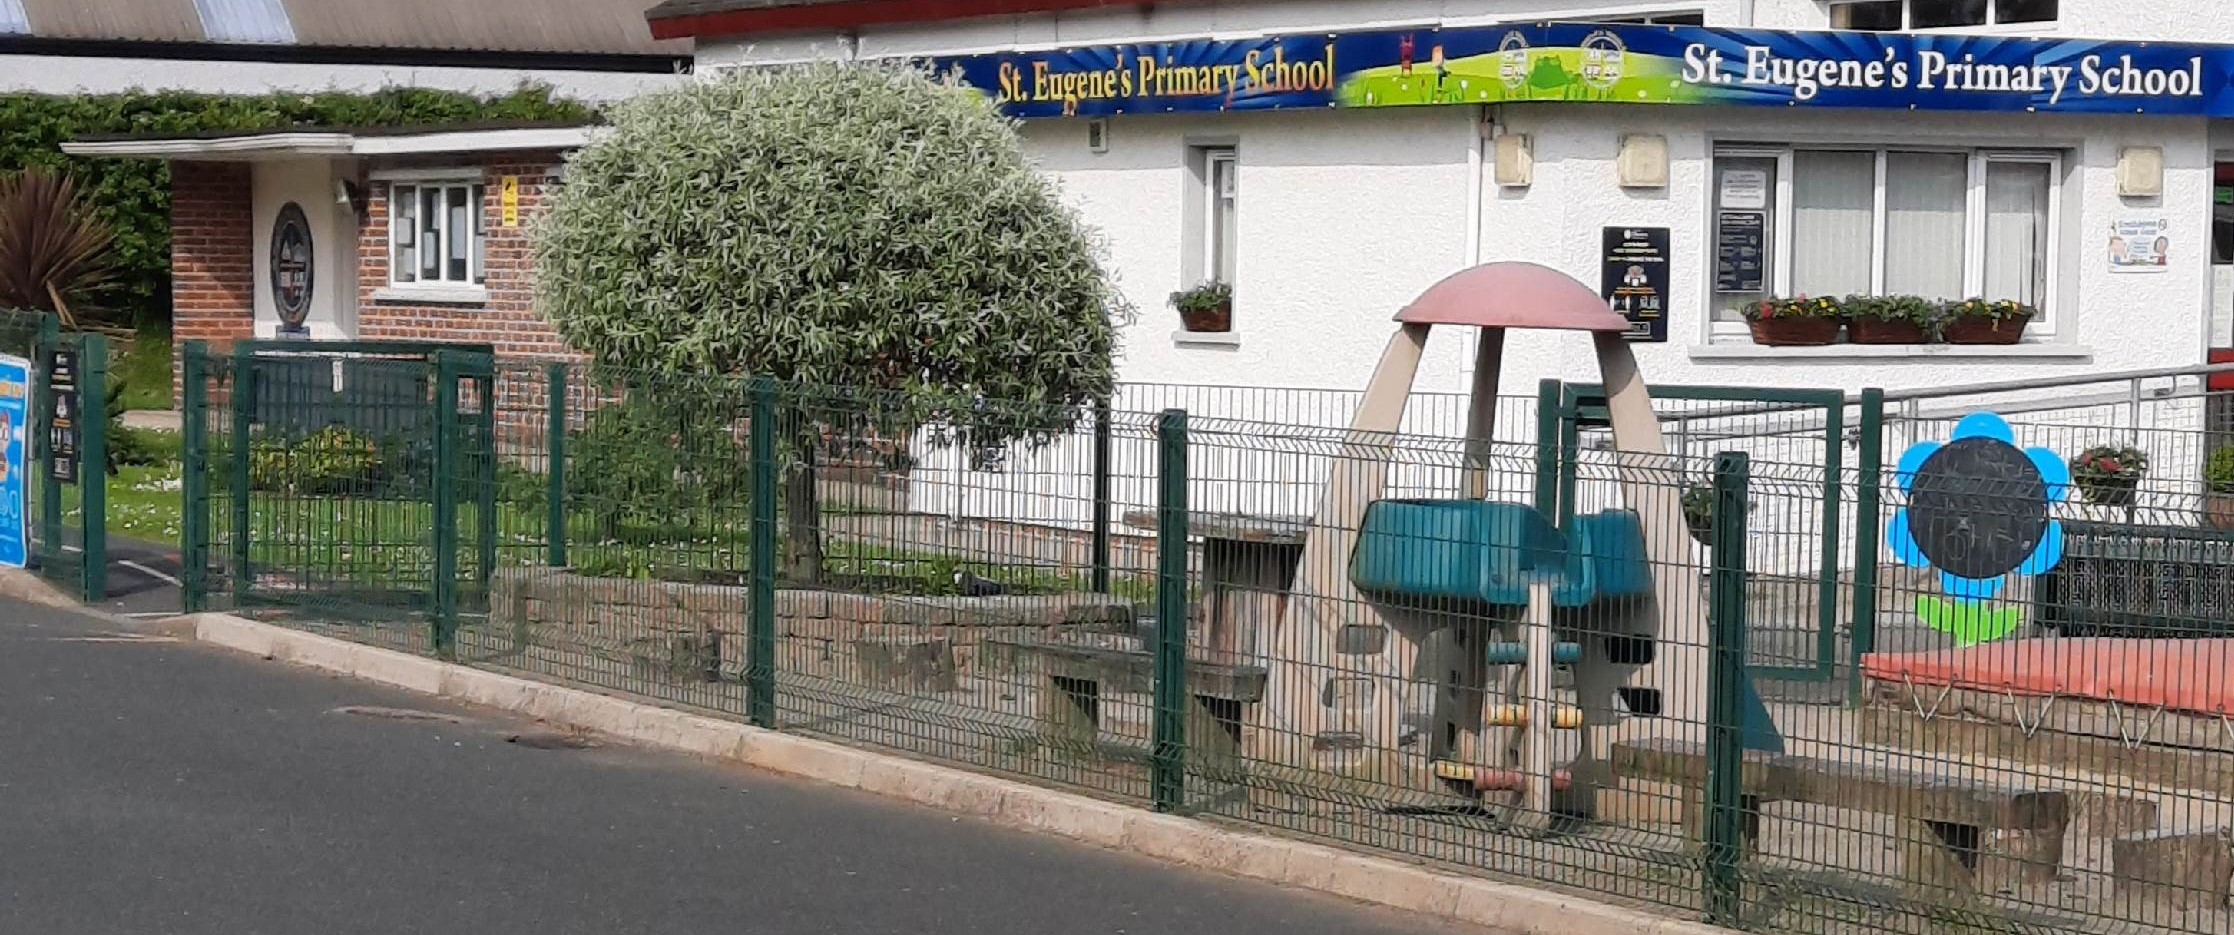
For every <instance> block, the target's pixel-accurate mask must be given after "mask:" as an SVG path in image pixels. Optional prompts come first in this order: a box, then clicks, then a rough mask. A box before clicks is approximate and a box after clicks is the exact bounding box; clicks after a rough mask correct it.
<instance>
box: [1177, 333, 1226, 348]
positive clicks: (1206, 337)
mask: <svg viewBox="0 0 2234 935" xmlns="http://www.w3.org/2000/svg"><path fill="white" fill-rule="evenodd" d="M1171 343H1172V344H1174V345H1177V346H1179V347H1240V346H1241V332H1239V331H1187V330H1183V329H1182V330H1179V331H1174V332H1172V333H1171Z"/></svg>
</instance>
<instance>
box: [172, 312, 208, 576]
mask: <svg viewBox="0 0 2234 935" xmlns="http://www.w3.org/2000/svg"><path fill="white" fill-rule="evenodd" d="M181 351H183V352H184V353H185V355H186V357H185V359H184V360H183V361H181V362H180V364H179V374H180V377H179V379H180V381H181V382H182V383H183V384H184V385H183V386H181V387H180V388H179V409H180V411H179V449H180V451H179V472H180V474H179V487H180V491H179V497H180V499H181V500H182V501H183V503H182V504H181V505H182V506H183V507H184V508H185V514H184V515H183V516H181V517H180V520H181V523H180V527H179V549H178V551H179V556H178V557H179V566H180V567H179V591H180V594H179V600H180V609H181V610H184V611H186V612H187V613H190V614H198V613H201V612H202V611H203V610H206V609H208V608H207V605H208V602H209V414H208V413H206V412H203V411H202V407H204V406H207V405H209V388H208V387H206V386H204V385H202V381H203V380H205V379H207V378H208V376H207V374H208V369H209V359H208V358H209V345H208V344H207V343H205V342H202V341H188V342H186V344H185V345H184V346H183V347H182V348H181Z"/></svg>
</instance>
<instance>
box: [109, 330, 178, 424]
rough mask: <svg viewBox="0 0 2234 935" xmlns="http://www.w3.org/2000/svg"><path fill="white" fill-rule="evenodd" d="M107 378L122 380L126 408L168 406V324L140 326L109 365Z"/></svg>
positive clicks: (169, 390)
mask: <svg viewBox="0 0 2234 935" xmlns="http://www.w3.org/2000/svg"><path fill="white" fill-rule="evenodd" d="M109 379H110V380H112V381H122V383H123V385H124V394H123V396H124V408H126V409H169V408H171V331H170V328H169V327H168V326H167V325H161V326H154V325H151V326H147V327H143V328H141V329H140V333H139V334H138V335H137V336H135V337H134V338H133V339H132V344H131V346H130V347H127V348H125V349H124V353H123V355H122V356H120V357H118V358H117V361H116V364H115V365H114V366H113V367H112V368H111V369H110V371H109Z"/></svg>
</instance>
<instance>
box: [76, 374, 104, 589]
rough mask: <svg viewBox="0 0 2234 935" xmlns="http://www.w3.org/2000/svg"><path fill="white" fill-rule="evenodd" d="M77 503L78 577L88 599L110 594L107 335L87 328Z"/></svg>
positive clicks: (81, 404) (80, 401) (79, 394)
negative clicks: (80, 530)
mask: <svg viewBox="0 0 2234 935" xmlns="http://www.w3.org/2000/svg"><path fill="white" fill-rule="evenodd" d="M78 368H79V370H81V371H82V372H83V376H82V377H80V382H79V386H80V387H81V388H80V389H79V391H78V408H79V412H78V421H79V422H80V423H81V424H82V425H83V427H82V428H80V429H79V430H78V432H79V439H78V509H79V511H80V512H82V513H84V514H85V516H84V520H83V521H84V524H85V537H84V539H85V541H84V542H82V543H81V545H83V546H84V547H85V552H84V558H85V564H84V565H83V566H81V567H80V568H79V572H80V574H79V580H80V583H81V584H82V586H83V591H82V593H83V594H84V595H85V601H86V603H89V604H90V603H95V602H98V601H102V600H106V599H107V598H108V596H109V339H108V338H107V337H105V336H103V335H99V334H87V335H85V336H83V337H82V338H81V339H80V341H79V344H78Z"/></svg>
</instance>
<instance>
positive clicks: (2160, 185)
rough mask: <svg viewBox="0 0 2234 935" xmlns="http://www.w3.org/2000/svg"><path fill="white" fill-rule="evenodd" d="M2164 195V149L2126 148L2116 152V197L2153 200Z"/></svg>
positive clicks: (2153, 147)
mask: <svg viewBox="0 0 2234 935" xmlns="http://www.w3.org/2000/svg"><path fill="white" fill-rule="evenodd" d="M2163 194H2164V147H2162V146H2128V147H2125V148H2123V149H2120V150H2118V197H2120V198H2155V197H2158V196H2160V195H2163Z"/></svg>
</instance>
